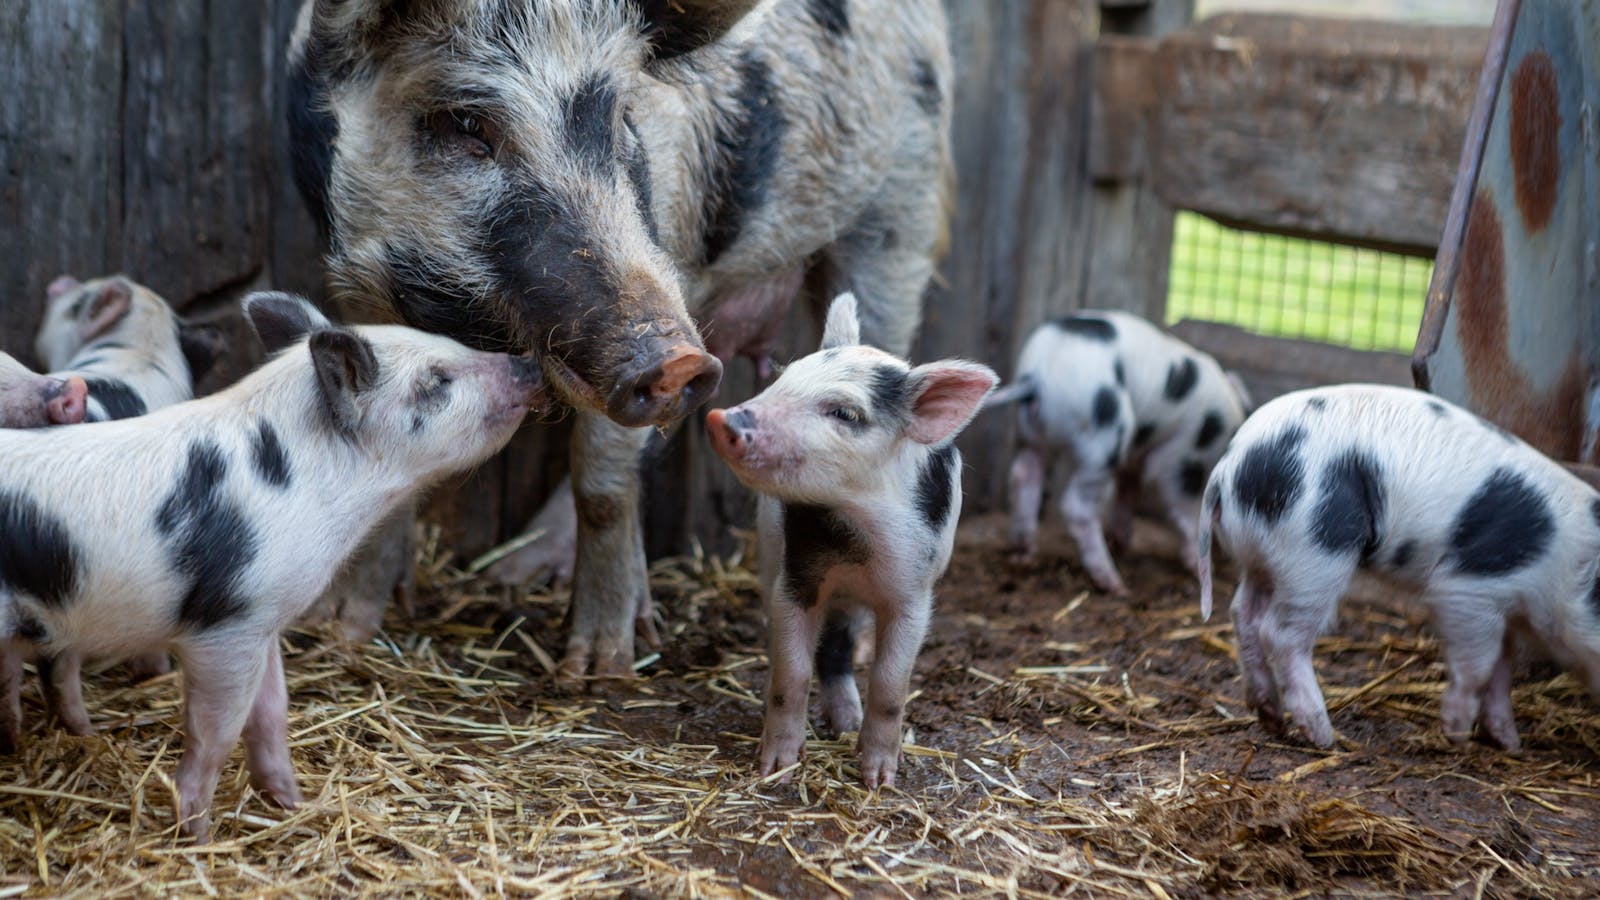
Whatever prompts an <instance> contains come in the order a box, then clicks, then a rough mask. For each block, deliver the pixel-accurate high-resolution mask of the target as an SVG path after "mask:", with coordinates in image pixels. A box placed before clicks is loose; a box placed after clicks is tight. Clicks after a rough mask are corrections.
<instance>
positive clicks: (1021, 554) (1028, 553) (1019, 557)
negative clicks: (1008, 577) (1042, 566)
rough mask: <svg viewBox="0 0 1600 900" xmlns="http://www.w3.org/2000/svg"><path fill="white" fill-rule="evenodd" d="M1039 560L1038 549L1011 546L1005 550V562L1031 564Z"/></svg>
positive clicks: (1017, 564) (1019, 564)
mask: <svg viewBox="0 0 1600 900" xmlns="http://www.w3.org/2000/svg"><path fill="white" fill-rule="evenodd" d="M1038 561H1039V551H1038V550H1036V549H1035V548H1033V547H1011V548H1010V549H1008V550H1006V562H1007V563H1009V564H1010V565H1013V566H1031V565H1033V564H1034V563H1036V562H1038Z"/></svg>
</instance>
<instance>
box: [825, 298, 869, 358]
mask: <svg viewBox="0 0 1600 900" xmlns="http://www.w3.org/2000/svg"><path fill="white" fill-rule="evenodd" d="M859 343H861V320H860V319H857V318H856V295H855V294H852V293H850V292H849V291H846V292H844V293H843V294H840V295H839V296H837V297H835V298H833V303H832V305H830V306H829V307H828V321H827V323H826V324H825V325H823V326H822V349H824V350H832V349H833V348H835V347H848V346H851V345H852V344H859Z"/></svg>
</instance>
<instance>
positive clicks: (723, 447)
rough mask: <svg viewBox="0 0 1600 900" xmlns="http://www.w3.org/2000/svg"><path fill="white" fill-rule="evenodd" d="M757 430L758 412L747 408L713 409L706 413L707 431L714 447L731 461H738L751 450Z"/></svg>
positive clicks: (724, 457) (721, 455)
mask: <svg viewBox="0 0 1600 900" xmlns="http://www.w3.org/2000/svg"><path fill="white" fill-rule="evenodd" d="M755 431H756V414H755V413H753V412H751V411H749V410H747V409H740V408H738V407H734V408H733V409H713V410H712V411H711V412H709V413H706V432H707V433H708V434H710V435H711V446H712V449H714V450H716V451H717V455H718V456H720V457H722V458H723V459H725V460H727V461H728V462H730V463H732V462H738V461H739V460H741V459H743V458H744V457H745V454H747V453H748V452H749V451H750V443H751V439H752V438H754V436H755Z"/></svg>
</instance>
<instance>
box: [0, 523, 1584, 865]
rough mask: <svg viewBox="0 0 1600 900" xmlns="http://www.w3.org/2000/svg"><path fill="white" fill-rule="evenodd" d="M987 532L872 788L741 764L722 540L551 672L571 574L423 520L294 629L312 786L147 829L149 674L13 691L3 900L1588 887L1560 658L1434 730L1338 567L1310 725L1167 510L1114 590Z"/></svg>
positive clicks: (957, 579) (1577, 737) (1430, 696)
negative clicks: (1508, 722)
mask: <svg viewBox="0 0 1600 900" xmlns="http://www.w3.org/2000/svg"><path fill="white" fill-rule="evenodd" d="M1000 528H1001V523H1000V522H999V521H998V520H996V519H995V518H993V517H983V518H977V519H974V520H972V521H970V522H968V523H967V524H965V525H964V526H963V533H962V536H961V541H960V545H959V548H958V552H957V555H956V559H955V561H954V563H953V564H952V567H951V571H950V573H949V574H948V575H947V577H946V578H945V580H944V582H943V584H942V586H941V588H940V590H939V593H938V609H937V613H936V616H935V620H934V625H933V629H932V632H931V634H930V636H929V639H928V642H927V645H926V647H925V649H924V651H923V653H922V655H921V658H920V661H919V664H918V667H917V676H916V679H915V683H914V688H915V690H916V691H917V693H916V694H915V695H914V696H913V698H912V700H911V702H910V704H909V707H908V724H909V728H910V733H909V738H910V740H909V742H908V748H907V756H906V759H905V761H904V762H903V763H902V766H901V771H900V776H899V782H900V783H899V787H898V788H897V789H895V790H890V791H885V792H882V793H880V794H869V793H867V792H865V791H863V790H861V789H860V787H859V785H858V783H857V781H856V779H857V777H858V772H857V770H856V766H855V762H854V759H853V753H852V751H851V747H850V746H849V743H848V741H822V740H818V741H814V742H811V743H809V744H808V748H807V757H806V759H805V761H804V762H803V763H802V766H801V769H800V771H799V773H798V774H797V777H796V779H795V781H794V783H792V784H779V783H775V782H773V781H771V780H760V779H756V778H755V777H754V775H753V771H752V762H753V756H754V750H755V741H756V737H757V736H758V734H759V729H760V711H761V708H760V702H759V699H758V698H759V696H760V694H761V689H762V686H763V684H764V682H765V662H764V657H763V653H762V623H761V616H760V606H759V602H758V600H757V598H756V595H755V593H754V580H753V577H752V576H751V575H750V574H749V572H748V571H746V570H745V569H743V568H741V567H738V566H736V565H725V564H724V563H723V562H721V561H715V560H705V559H690V560H679V561H670V562H668V563H663V564H661V565H658V566H657V567H656V569H655V571H654V584H655V587H656V593H657V596H658V598H659V599H660V600H661V601H662V607H663V611H664V613H665V617H666V623H667V625H668V628H669V635H670V636H669V638H668V641H667V646H666V648H665V649H664V650H663V652H662V653H661V654H660V655H659V656H652V657H647V658H646V659H645V660H644V661H643V664H642V665H641V667H640V669H641V674H642V675H643V676H644V677H643V678H641V679H640V680H639V681H638V682H637V683H633V684H627V685H615V684H605V685H602V684H591V685H585V686H579V687H576V688H574V687H571V686H563V685H558V684H556V683H555V681H554V680H553V679H552V677H551V675H550V669H551V668H552V663H551V660H550V658H551V657H552V656H555V655H557V654H558V651H559V647H560V628H559V615H560V611H561V609H562V608H563V607H564V601H565V598H564V597H563V596H561V595H559V594H557V595H549V594H543V593H534V594H531V595H528V596H526V597H522V596H519V597H515V598H513V597H508V596H507V595H506V593H505V592H503V591H499V590H490V589H488V588H485V587H483V586H481V585H479V584H478V583H477V582H475V581H473V580H471V579H470V578H467V577H466V576H464V575H462V574H461V573H459V572H457V571H456V570H455V569H453V568H451V567H450V566H449V565H448V564H447V561H446V560H444V559H442V558H441V557H440V555H439V554H438V553H437V552H430V553H428V554H426V555H425V559H424V561H423V564H422V565H423V572H422V582H423V584H424V590H423V597H422V598H421V599H422V604H421V606H422V608H421V610H420V611H419V612H418V614H417V616H416V618H415V619H407V618H405V617H404V616H402V615H400V613H399V612H398V611H392V612H391V616H390V619H389V628H388V630H387V631H386V633H385V634H384V635H383V636H382V638H380V640H379V641H376V642H373V643H371V644H369V645H365V646H361V647H349V646H343V645H341V644H340V643H339V642H338V641H337V640H336V639H334V638H333V637H331V629H326V628H324V629H321V630H315V631H310V632H304V633H299V632H297V633H295V634H293V635H291V636H290V637H289V638H288V639H287V641H288V644H287V646H288V647H289V648H290V653H289V656H288V674H289V682H290V690H291V700H290V703H291V720H290V731H291V738H292V744H293V747H294V753H295V763H296V767H297V770H298V773H299V776H300V781H301V785H302V788H303V790H304V791H305V793H306V796H307V800H308V802H307V804H306V805H305V807H303V808H302V809H300V810H297V811H295V812H293V813H285V812H283V811H280V810H277V809H274V808H272V807H270V806H268V805H267V804H266V803H265V802H264V801H263V800H262V799H261V798H260V797H259V796H257V795H255V794H254V793H253V792H252V791H251V790H250V789H249V788H248V787H247V786H246V781H245V779H244V777H243V775H242V774H241V773H240V772H239V766H238V765H237V763H238V760H239V756H240V754H235V764H234V765H231V766H230V767H229V769H228V770H226V771H225V773H224V783H223V786H222V788H221V789H220V791H219V794H218V798H217V801H218V808H217V816H216V818H217V826H216V835H215V842H214V843H213V844H211V845H208V846H207V847H204V848H196V847H194V846H192V845H190V844H188V843H187V842H185V841H183V840H181V839H178V838H176V837H174V834H173V829H172V827H171V826H172V821H173V817H172V812H171V808H170V796H171V792H170V782H169V781H168V780H167V779H168V777H169V776H170V774H171V771H172V768H173V765H174V763H175V757H176V753H177V751H178V749H179V746H180V740H179V735H178V731H177V729H178V726H179V716H178V712H177V689H176V681H175V680H174V677H168V678H165V679H161V680H158V681H156V682H154V683H150V684H146V685H141V686H138V687H136V688H128V687H123V686H121V685H119V684H118V683H117V682H116V679H115V678H114V677H113V676H112V674H111V673H107V674H106V675H105V676H102V677H101V678H100V679H98V680H92V681H91V683H90V684H89V685H88V688H87V692H88V699H89V703H90V708H91V711H92V713H93V715H94V716H95V719H96V724H97V725H98V726H99V727H100V728H101V733H100V734H98V735H96V736H94V737H91V738H71V737H67V736H64V735H62V734H61V733H60V732H59V731H57V730H56V729H54V728H52V727H50V726H48V725H47V724H46V723H43V722H42V721H41V720H42V717H43V714H42V711H41V709H40V704H39V702H38V696H37V693H36V691H33V690H32V689H31V688H30V693H29V694H28V695H27V696H26V697H25V704H26V705H27V713H28V715H29V717H30V720H31V721H32V723H33V727H32V730H31V731H30V733H29V734H28V736H27V746H26V748H25V750H24V752H23V753H22V754H21V755H20V756H19V757H17V758H15V759H12V760H9V761H4V762H0V863H3V868H4V876H3V878H0V896H11V895H14V894H19V893H25V894H27V895H44V894H74V893H76V894H92V895H95V896H111V895H116V894H154V893H164V892H167V891H179V892H185V893H195V894H198V893H217V892H247V893H261V894H274V893H287V894H293V895H323V896H333V895H339V896H347V895H350V894H355V893H375V894H400V893H422V892H428V893H439V894H445V895H460V896H482V895H497V894H502V893H504V894H513V895H564V894H570V893H585V894H587V893H598V894H604V895H614V894H626V895H630V896H685V895H713V896H716V895H728V894H737V893H746V894H758V895H759V894H767V895H773V896H785V897H789V896H830V895H835V894H852V895H853V894H862V895H872V896H924V895H930V894H956V893H961V894H976V895H982V896H991V895H1000V894H1010V895H1028V896H1034V895H1060V894H1079V895H1083V896H1154V897H1186V896H1206V895H1213V894H1231V895H1251V896H1274V897H1276V896H1285V895H1299V896H1324V895H1338V896H1348V895H1352V894H1355V895H1360V894H1370V895H1393V894H1397V893H1406V894H1424V893H1427V894H1439V895H1449V896H1596V895H1600V827H1597V826H1600V786H1597V785H1596V784H1595V783H1594V777H1595V775H1596V773H1597V772H1600V760H1597V758H1596V757H1597V753H1596V751H1597V748H1600V717H1596V716H1595V715H1594V714H1593V708H1592V707H1591V706H1590V705H1589V704H1588V703H1587V701H1586V700H1585V699H1584V698H1583V697H1582V695H1581V693H1579V692H1578V690H1577V689H1576V687H1575V685H1574V683H1573V682H1572V681H1571V680H1570V679H1569V678H1568V677H1567V676H1563V675H1558V674H1556V673H1554V672H1552V671H1542V670H1537V669H1531V670H1525V671H1523V672H1521V673H1519V681H1518V689H1517V693H1516V700H1517V712H1518V717H1519V724H1520V726H1521V728H1522V732H1523V735H1524V738H1525V741H1526V744H1527V749H1525V750H1524V751H1523V752H1522V753H1521V754H1519V755H1517V756H1510V755H1507V754H1504V753H1501V752H1498V751H1496V750H1494V749H1492V748H1490V747H1488V746H1486V745H1482V744H1474V745H1472V746H1468V747H1465V748H1456V747H1453V746H1451V745H1449V744H1448V743H1447V742H1446V741H1445V740H1444V738H1443V737H1442V736H1441V734H1440V730H1439V725H1438V720H1437V713H1438V699H1439V692H1440V689H1441V687H1442V684H1443V678H1444V673H1443V669H1442V667H1441V665H1440V664H1439V661H1438V653H1437V650H1438V647H1437V644H1436V642H1435V641H1434V640H1433V639H1432V638H1431V637H1430V636H1429V634H1428V633H1427V631H1426V629H1425V628H1424V627H1423V626H1422V625H1421V624H1420V621H1419V619H1418V617H1417V616H1416V615H1415V614H1413V613H1408V612H1407V611H1405V609H1404V607H1402V606H1400V605H1398V604H1396V603H1393V602H1389V601H1385V600H1379V599H1373V598H1365V599H1363V598H1357V599H1355V600H1352V601H1350V602H1347V603H1346V605H1345V606H1344V608H1343V612H1342V615H1341V620H1340V622H1341V624H1340V626H1339V628H1338V630H1337V632H1336V633H1335V634H1334V635H1332V636H1330V637H1328V638H1326V639H1324V640H1323V641H1322V643H1321V645H1320V646H1319V651H1318V660H1317V662H1318V671H1319V673H1320V675H1321V677H1322V679H1323V683H1324V685H1325V688H1326V692H1327V695H1328V700H1329V704H1330V708H1331V710H1332V711H1333V719H1334V724H1335V727H1336V728H1338V729H1339V732H1340V734H1341V735H1342V742H1341V744H1340V746H1338V747H1337V748H1335V749H1334V750H1333V751H1331V752H1322V751H1317V750H1314V749H1312V748H1309V747H1306V746H1301V745H1297V744H1294V743H1289V742H1284V741H1280V740H1277V739H1274V738H1272V737H1270V736H1269V735H1267V734H1266V733H1264V732H1263V731H1262V730H1261V729H1260V728H1259V727H1257V726H1256V724H1255V722H1254V719H1253V718H1252V717H1251V716H1249V715H1248V714H1247V711H1246V710H1245V708H1244V706H1243V703H1242V693H1241V688H1240V684H1239V681H1238V678H1237V677H1236V673H1235V669H1234V663H1233V660H1232V656H1231V638H1232V636H1231V632H1230V629H1229V626H1228V624H1227V622H1226V618H1227V616H1226V610H1225V608H1224V610H1223V612H1222V614H1221V615H1220V616H1219V617H1218V618H1217V619H1214V620H1213V621H1212V622H1211V623H1209V624H1207V623H1202V622H1200V621H1199V616H1198V608H1197V601H1196V587H1195V584H1194V582H1193V580H1192V579H1191V578H1190V577H1189V576H1188V575H1187V574H1186V573H1185V572H1184V571H1183V570H1182V569H1181V567H1180V566H1179V565H1177V564H1176V563H1175V562H1174V561H1173V560H1172V556H1171V551H1172V538H1171V536H1170V535H1168V534H1167V533H1165V532H1164V531H1161V530H1160V529H1158V528H1156V527H1155V526H1151V525H1146V524H1141V526H1140V530H1139V531H1138V533H1137V536H1136V542H1135V547H1134V549H1133V551H1132V552H1131V553H1125V554H1123V556H1122V557H1121V559H1120V560H1119V562H1120V565H1121V568H1122V571H1123V574H1124V576H1125V577H1126V578H1127V579H1128V581H1129V583H1130V586H1131V587H1132V589H1133V597H1132V598H1131V599H1128V600H1118V599H1114V598H1111V597H1108V596H1105V595H1102V594H1099V593H1096V592H1093V591H1091V590H1088V589H1087V582H1086V581H1085V579H1084V577H1083V574H1082V572H1081V570H1079V569H1078V568H1077V567H1076V565H1075V564H1073V563H1072V562H1069V561H1068V560H1067V559H1066V557H1067V556H1068V554H1067V552H1066V545H1065V540H1064V538H1063V537H1062V536H1061V535H1060V534H1059V532H1052V531H1049V530H1047V531H1046V534H1045V542H1044V547H1045V551H1044V553H1043V554H1042V558H1041V561H1040V562H1039V563H1037V564H1035V565H1032V566H1029V567H1024V568H1013V567H1011V566H1008V565H1007V564H1006V563H1004V562H1003V560H1002V554H1001V545H1000ZM1223 571H1224V576H1226V575H1228V574H1229V570H1228V569H1227V568H1226V567H1224V570H1223ZM1231 587H1232V585H1231V583H1228V580H1227V578H1226V577H1224V578H1222V579H1221V580H1220V581H1219V590H1220V591H1221V595H1222V596H1223V597H1226V596H1227V592H1228V590H1229V589H1231ZM1592 829H1593V830H1592Z"/></svg>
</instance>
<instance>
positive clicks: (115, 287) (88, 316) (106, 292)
mask: <svg viewBox="0 0 1600 900" xmlns="http://www.w3.org/2000/svg"><path fill="white" fill-rule="evenodd" d="M131 309H133V285H131V284H129V283H128V282H127V280H125V279H122V278H108V279H106V280H105V281H104V282H102V283H101V284H100V286H99V287H98V288H96V289H95V292H94V296H93V297H90V298H89V303H88V304H87V305H86V306H85V307H84V311H83V314H82V316H80V317H79V319H78V331H79V334H81V335H82V339H83V342H84V343H86V344H87V343H88V342H90V341H92V340H95V339H96V338H98V337H100V336H101V335H103V334H105V333H106V332H108V331H110V330H111V329H113V328H115V327H116V326H117V323H118V322H121V321H122V320H123V319H125V318H127V316H128V311H129V310H131Z"/></svg>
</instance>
